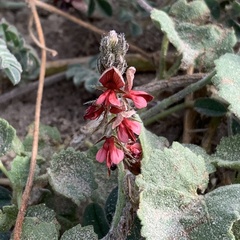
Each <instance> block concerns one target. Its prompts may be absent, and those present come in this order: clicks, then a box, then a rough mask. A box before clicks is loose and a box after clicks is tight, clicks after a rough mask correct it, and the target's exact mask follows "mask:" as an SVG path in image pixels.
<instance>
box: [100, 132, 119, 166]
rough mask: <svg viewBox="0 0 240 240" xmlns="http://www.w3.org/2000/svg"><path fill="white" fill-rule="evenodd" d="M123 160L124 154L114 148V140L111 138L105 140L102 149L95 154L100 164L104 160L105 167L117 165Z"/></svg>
mask: <svg viewBox="0 0 240 240" xmlns="http://www.w3.org/2000/svg"><path fill="white" fill-rule="evenodd" d="M123 158H124V152H123V151H122V150H121V149H119V148H117V147H116V146H115V138H114V137H113V136H111V137H108V138H106V140H105V142H104V144H103V146H102V148H100V149H99V150H98V152H97V155H96V159H97V161H98V162H100V163H102V162H104V160H106V164H107V167H108V168H110V167H111V166H112V164H118V163H119V162H121V161H122V160H123Z"/></svg>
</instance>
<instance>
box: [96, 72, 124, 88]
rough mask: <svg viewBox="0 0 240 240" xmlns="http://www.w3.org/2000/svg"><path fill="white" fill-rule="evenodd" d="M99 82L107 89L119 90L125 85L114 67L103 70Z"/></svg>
mask: <svg viewBox="0 0 240 240" xmlns="http://www.w3.org/2000/svg"><path fill="white" fill-rule="evenodd" d="M99 82H100V83H101V84H102V85H103V86H104V87H106V88H108V89H120V88H121V87H123V86H124V85H125V82H124V80H123V77H122V74H121V72H120V71H119V70H118V69H117V68H115V67H111V68H108V69H107V70H105V71H104V72H103V74H102V75H101V76H100V79H99Z"/></svg>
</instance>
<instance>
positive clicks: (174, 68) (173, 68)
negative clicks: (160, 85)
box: [164, 55, 182, 79]
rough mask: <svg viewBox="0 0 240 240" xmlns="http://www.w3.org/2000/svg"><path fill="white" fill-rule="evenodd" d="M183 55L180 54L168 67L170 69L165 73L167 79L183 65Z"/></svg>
mask: <svg viewBox="0 0 240 240" xmlns="http://www.w3.org/2000/svg"><path fill="white" fill-rule="evenodd" d="M181 60H182V55H179V56H178V57H177V59H176V60H175V62H174V64H173V65H172V66H171V67H170V68H169V69H168V71H167V72H166V73H165V75H164V77H165V79H168V78H170V77H172V76H173V75H175V74H176V73H177V71H178V69H179V67H180V65H181Z"/></svg>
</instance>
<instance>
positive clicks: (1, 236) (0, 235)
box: [0, 231, 11, 240]
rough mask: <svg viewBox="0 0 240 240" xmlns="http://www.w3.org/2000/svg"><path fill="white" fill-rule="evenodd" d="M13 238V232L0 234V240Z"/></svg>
mask: <svg viewBox="0 0 240 240" xmlns="http://www.w3.org/2000/svg"><path fill="white" fill-rule="evenodd" d="M10 237H11V232H10V231H8V232H0V239H1V240H9V239H10Z"/></svg>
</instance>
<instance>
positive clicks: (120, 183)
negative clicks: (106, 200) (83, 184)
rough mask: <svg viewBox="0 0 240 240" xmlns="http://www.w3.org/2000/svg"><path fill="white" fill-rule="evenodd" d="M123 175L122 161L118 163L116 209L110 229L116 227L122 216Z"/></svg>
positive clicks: (124, 201)
mask: <svg viewBox="0 0 240 240" xmlns="http://www.w3.org/2000/svg"><path fill="white" fill-rule="evenodd" d="M124 176H125V171H124V165H123V162H121V163H119V164H118V199H117V205H116V210H115V213H114V216H113V220H112V226H111V229H114V228H116V227H117V225H118V223H119V221H120V218H121V216H122V211H123V208H124V207H125V203H126V197H125V194H124Z"/></svg>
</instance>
